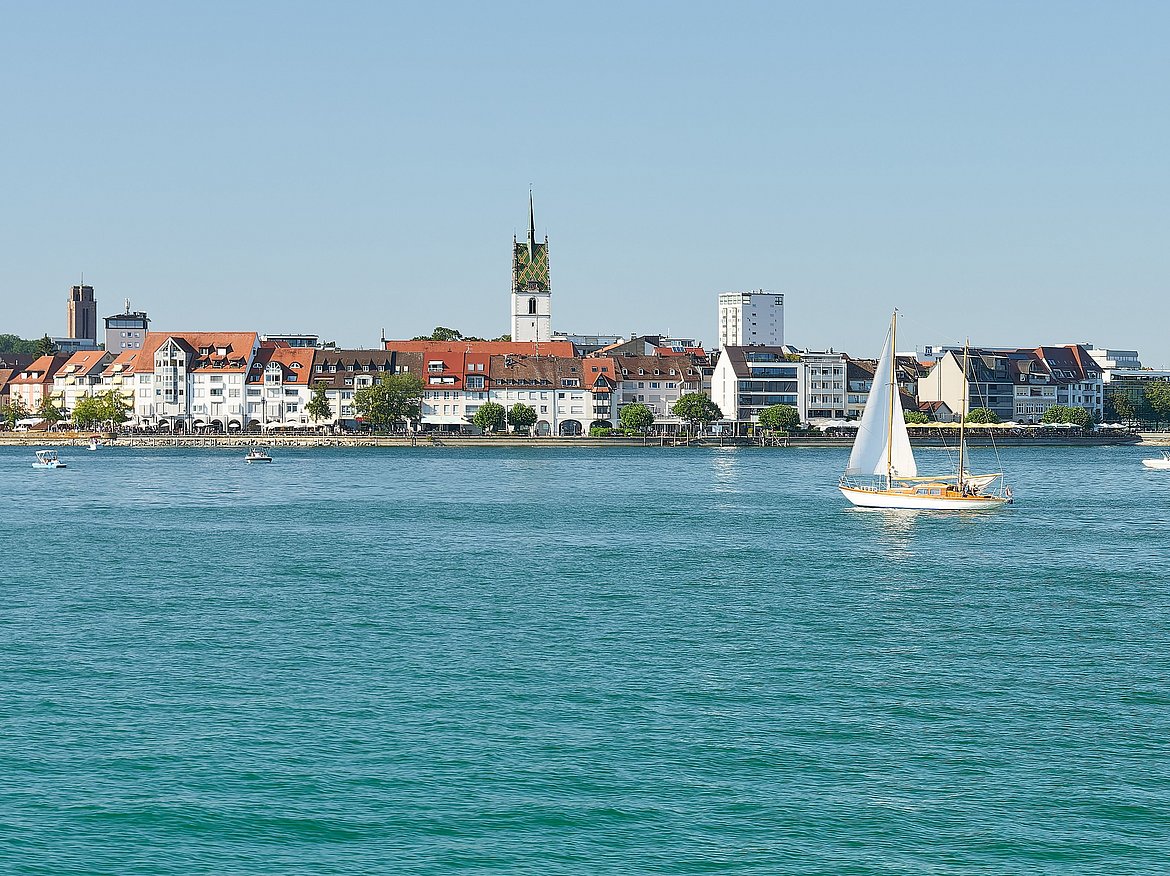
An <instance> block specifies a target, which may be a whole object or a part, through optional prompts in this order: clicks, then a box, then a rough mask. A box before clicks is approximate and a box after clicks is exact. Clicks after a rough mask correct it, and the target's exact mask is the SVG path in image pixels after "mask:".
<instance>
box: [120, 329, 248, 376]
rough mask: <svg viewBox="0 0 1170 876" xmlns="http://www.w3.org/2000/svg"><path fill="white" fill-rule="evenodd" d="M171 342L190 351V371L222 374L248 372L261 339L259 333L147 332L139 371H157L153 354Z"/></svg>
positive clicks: (188, 367)
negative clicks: (169, 340)
mask: <svg viewBox="0 0 1170 876" xmlns="http://www.w3.org/2000/svg"><path fill="white" fill-rule="evenodd" d="M168 339H174V340H175V341H176V342H177V343H178V344H179V345H180V346H181V347H183V349H184V350H186V351H187V353H188V355H189V356H190V361H189V363H188V365H187V370H188V371H194V372H210V373H216V374H219V373H225V372H226V373H230V372H243V371H247V370H248V363H249V361H250V360H251V358H252V351H253V350H254V349H255V348H256V344H257V339H258V336H257V334H256V332H147V333H146V337H145V338H144V339H143V343H142V349H141V350H140V351H139V355H140V356H141V357H143V358H140V359H139V360H138V361H139V362H141V363H142V366H141V367H140V368H139V370H142V371H146V370H151V371H153V370H154V354H155V353H157V352H158V350H159V348H160V347H162V346H163V344H165V343H166V342H167V340H168ZM220 350H223V351H224V353H223V355H221V354H220V352H219V351H220ZM147 363H149V368H147Z"/></svg>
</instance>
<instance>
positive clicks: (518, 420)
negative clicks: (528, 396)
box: [508, 402, 536, 435]
mask: <svg viewBox="0 0 1170 876" xmlns="http://www.w3.org/2000/svg"><path fill="white" fill-rule="evenodd" d="M508 422H509V423H511V424H512V428H513V429H514V430H516V431H517V432H520V433H522V434H524V435H527V434H528V433H529V431H531V429H532V427H533V426H535V425H536V408H534V407H532V406H531V405H522V404H520V403H519V402H516V404H514V405H512V410H510V411H508Z"/></svg>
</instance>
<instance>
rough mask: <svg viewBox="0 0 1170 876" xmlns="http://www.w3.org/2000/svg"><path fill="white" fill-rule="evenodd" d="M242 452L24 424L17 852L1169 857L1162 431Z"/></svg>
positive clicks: (6, 778)
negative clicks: (883, 489)
mask: <svg viewBox="0 0 1170 876" xmlns="http://www.w3.org/2000/svg"><path fill="white" fill-rule="evenodd" d="M242 453H243V452H242V451H237V450H233V451H219V450H191V451H188V450H173V449H158V450H147V449H139V450H133V449H123V448H108V449H103V450H101V451H99V452H97V453H86V452H84V451H83V450H82V449H81V448H77V449H66V450H63V451H62V454H61V455H62V458H63V459H64V460H65V461H66V462H68V463H69V466H70V467H69V468H68V469H67V470H64V471H55V472H37V471H34V470H33V469H32V468H31V467H30V463H31V462H32V453H31V451H30V450H26V449H17V448H0V487H2V489H3V495H4V502H3V505H2V506H0V507H2V508H3V515H2V518H0V522H2V524H3V525H2V527H0V532H2V535H0V540H2V541H0V543H2V545H3V576H2V578H0V580H2V588H3V590H2V594H3V602H2V612H0V672H2V676H0V679H2V681H0V871H2V872H13V873H44V874H73V873H86V874H90V873H95V874H96V873H110V874H115V873H117V874H123V873H124V874H213V873H214V874H249V873H279V874H341V873H346V874H349V873H355V874H357V873H420V874H422V873H526V874H527V873H532V874H536V873H540V874H546V873H547V874H560V873H565V874H569V873H572V874H610V873H680V874H681V873H729V874H782V873H792V874H1008V873H1020V874H1033V873H1041V874H1067V873H1101V874H1106V873H1108V874H1118V873H1164V872H1170V741H1168V740H1170V629H1168V628H1170V596H1168V593H1167V588H1168V586H1170V557H1168V553H1170V472H1147V471H1145V470H1144V469H1142V467H1141V465H1140V462H1139V460H1140V459H1141V458H1142V456H1143V455H1147V456H1148V455H1151V454H1150V453H1149V452H1148V451H1146V452H1143V451H1142V449H1140V448H1135V447H1125V448H1073V449H1070V448H1049V447H1028V448H1020V449H1008V450H1005V451H1003V452H1002V453H1003V464H1004V466H1005V468H1006V469H1007V470H1008V471H1009V472H1011V473H1012V478H1011V485H1012V487H1013V488H1014V491H1015V495H1016V497H1017V500H1018V501H1017V504H1016V505H1015V506H1013V507H1012V508H1010V509H1007V510H1005V511H1002V512H996V513H991V514H984V515H970V516H968V515H963V514H935V515H918V516H915V515H913V514H908V513H905V512H901V513H899V512H880V511H862V510H853V509H850V508H848V507H847V506H846V505H845V503H844V500H842V499H841V497H840V496H839V495H838V494H837V492H836V490H835V481H836V478H837V475H838V474H839V472H840V471H841V469H842V468H843V466H844V462H845V459H846V456H847V454H848V451H847V450H845V449H824V448H818V449H796V448H791V449H779V450H771V451H762V450H758V449H727V450H716V449H711V450H703V449H670V448H666V449H658V448H651V449H642V448H621V449H614V448H606V449H588V448H582V449H540V448H536V449H494V448H473V449H458V448H428V449H421V448H420V449H413V450H412V449H401V450H394V449H384V450H376V449H367V450H352V449H351V450H300V451H296V450H278V451H276V452H275V453H274V455H275V457H276V461H275V462H274V463H273V464H272V465H265V466H247V465H245V464H243V462H242ZM919 462H920V466H921V467H923V468H928V467H931V466H932V464H943V462H944V461H943V460H942V459H941V454H939V453H938V452H933V453H932V452H931V451H924V452H922V453H920V454H919Z"/></svg>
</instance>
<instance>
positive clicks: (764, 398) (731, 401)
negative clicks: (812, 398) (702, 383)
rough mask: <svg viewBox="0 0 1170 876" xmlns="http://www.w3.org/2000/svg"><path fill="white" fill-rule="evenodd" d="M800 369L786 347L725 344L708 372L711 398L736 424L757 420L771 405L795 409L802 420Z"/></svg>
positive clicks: (805, 417)
mask: <svg viewBox="0 0 1170 876" xmlns="http://www.w3.org/2000/svg"><path fill="white" fill-rule="evenodd" d="M803 371H804V369H803V368H802V367H801V363H800V360H799V357H797V356H796V355H795V354H794V353H793V352H792V351H791V350H789V349H788V348H786V347H781V346H775V347H745V346H725V347H724V348H723V349H722V350H721V351H720V354H719V359H718V361H717V362H716V363H715V369H714V372H713V374H712V375H711V400H712V401H713V402H715V404H717V405H718V406H719V410H721V411H722V412H723V417H724V419H726V420H731V421H733V422H737V423H754V422H759V417H760V411H762V410H763V409H764V408H767V407H771V406H772V405H790V406H791V407H794V408H796V409H797V411H798V412H799V413H800V419H801V422H804V421H805V420H806V419H807V405H805V406H803V409H802V405H801V400H802V399H803V397H804V395H803V393H802V392H801V384H802V382H803V380H802V374H803Z"/></svg>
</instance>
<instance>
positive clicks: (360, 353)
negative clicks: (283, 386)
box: [300, 348, 423, 429]
mask: <svg viewBox="0 0 1170 876" xmlns="http://www.w3.org/2000/svg"><path fill="white" fill-rule="evenodd" d="M422 359H423V357H422V354H421V353H419V352H404V351H400V350H339V349H332V348H331V349H327V350H315V351H313V376H312V379H311V380H310V381H309V384H308V392H309V397H310V398H311V397H312V391H313V389H314V388H316V386H317V385H319V384H322V383H323V384H324V385H325V398H326V399H327V400H328V402H329V409H330V411H331V412H332V416H331V417H330V419H328V420H323V421H321V422H319V423H317V424H314V423H313V422H312V420H311V419H308V420H307V424H308V425H310V426H312V425H320V426H325V425H329V426H339V427H341V428H345V429H353V428H356V427H357V426H358V425H360V422H361V420H360V415H359V414H358V412H357V409H356V408H355V407H354V403H353V394H354V392H355V391H357V390H359V389H362V388H364V387H367V386H372V385H373V384H374V381H376V380H381V379H382V375H383V374H403V373H411V374H415V375H417V376H419V377H420V378H422ZM307 403H308V402H307V401H306V402H305V404H307ZM303 411H304V407H303V405H302V406H301V408H300V412H303Z"/></svg>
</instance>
